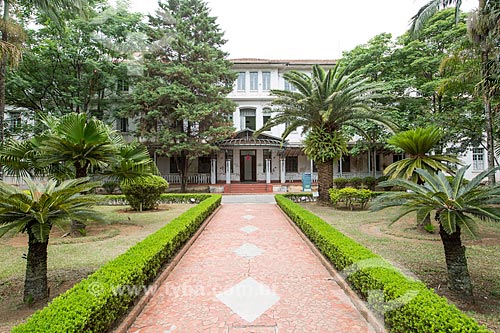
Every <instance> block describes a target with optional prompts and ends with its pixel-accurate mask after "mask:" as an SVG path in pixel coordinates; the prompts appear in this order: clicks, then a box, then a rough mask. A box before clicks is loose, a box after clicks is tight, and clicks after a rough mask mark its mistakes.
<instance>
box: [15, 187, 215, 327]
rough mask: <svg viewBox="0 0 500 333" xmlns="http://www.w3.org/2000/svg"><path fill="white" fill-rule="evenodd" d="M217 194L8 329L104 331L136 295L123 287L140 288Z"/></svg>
mask: <svg viewBox="0 0 500 333" xmlns="http://www.w3.org/2000/svg"><path fill="white" fill-rule="evenodd" d="M191 197H192V196H191ZM221 199H222V196H221V195H205V199H204V200H202V201H201V202H200V203H199V204H198V205H197V206H194V207H192V208H190V209H189V210H188V211H186V212H184V213H183V214H181V215H179V216H178V217H176V218H175V219H173V220H172V221H171V222H170V223H169V224H167V225H165V226H164V227H162V228H161V229H159V230H158V231H156V232H155V233H153V234H151V235H149V236H148V237H146V238H145V239H144V240H142V241H141V242H139V243H137V244H136V245H134V246H132V247H131V248H130V249H128V250H127V251H126V252H125V253H123V254H122V255H120V256H118V257H117V258H115V259H114V260H112V261H110V262H108V263H106V264H104V265H103V266H102V267H101V268H100V269H99V270H97V271H96V272H95V273H93V274H92V275H90V276H89V277H88V278H86V279H84V280H82V281H81V282H79V283H77V284H76V285H75V286H73V288H71V289H70V290H68V291H67V292H65V293H64V294H62V295H60V296H58V297H56V298H55V299H54V300H53V301H52V302H51V303H50V304H49V305H47V306H46V307H45V308H43V309H42V310H39V311H37V312H36V313H35V314H33V315H32V316H31V317H30V318H29V319H28V321H27V322H26V323H24V324H21V325H18V326H16V327H14V329H13V330H12V332H13V333H20V332H23V333H24V332H30V333H35V332H40V333H49V332H54V333H55V332H58V333H60V332H65V333H69V332H75V333H76V332H106V331H107V330H108V329H110V328H111V327H112V325H113V324H114V323H115V321H116V320H117V319H119V318H120V317H121V315H123V314H124V313H125V312H126V311H127V309H128V308H129V306H130V305H132V304H133V302H134V300H135V298H136V297H137V296H139V295H138V292H137V289H136V288H127V287H128V286H132V287H139V289H140V290H142V289H141V288H142V286H147V285H148V284H149V283H150V282H151V281H153V280H154V278H155V277H156V276H157V274H158V273H159V272H160V270H161V269H162V266H163V265H164V264H165V263H166V262H168V261H169V260H170V259H171V258H173V257H174V255H175V254H176V252H177V251H178V250H179V249H180V248H181V247H182V245H183V244H184V243H186V241H188V240H189V238H190V237H191V236H192V235H193V234H194V233H195V232H196V231H197V230H198V228H199V227H200V226H201V224H202V223H203V221H205V219H206V218H207V217H209V216H210V214H211V213H212V212H213V211H214V210H215V209H216V208H217V207H218V206H219V205H220V203H221ZM200 200H201V198H200Z"/></svg>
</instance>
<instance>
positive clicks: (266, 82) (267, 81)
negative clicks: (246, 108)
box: [262, 71, 271, 91]
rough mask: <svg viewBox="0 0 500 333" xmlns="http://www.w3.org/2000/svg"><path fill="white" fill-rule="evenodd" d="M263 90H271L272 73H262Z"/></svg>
mask: <svg viewBox="0 0 500 333" xmlns="http://www.w3.org/2000/svg"><path fill="white" fill-rule="evenodd" d="M262 90H263V91H269V90H271V72H267V71H266V72H262Z"/></svg>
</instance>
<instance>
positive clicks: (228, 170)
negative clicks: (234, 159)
mask: <svg viewBox="0 0 500 333" xmlns="http://www.w3.org/2000/svg"><path fill="white" fill-rule="evenodd" d="M226 184H231V160H226Z"/></svg>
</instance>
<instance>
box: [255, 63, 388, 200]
mask: <svg viewBox="0 0 500 333" xmlns="http://www.w3.org/2000/svg"><path fill="white" fill-rule="evenodd" d="M283 77H284V78H285V79H286V80H287V81H288V82H290V84H292V85H293V86H294V87H295V88H296V91H287V90H272V91H271V94H272V95H273V96H276V99H275V100H274V101H273V102H272V104H273V106H274V107H275V108H274V110H273V113H274V116H273V117H272V118H271V120H270V121H268V122H267V123H266V125H265V126H264V127H263V128H261V129H260V130H258V131H257V132H256V135H258V134H259V133H261V132H262V131H265V130H268V129H270V128H271V127H273V126H276V125H280V124H286V125H287V128H286V129H285V131H284V132H283V135H282V138H283V139H286V137H287V136H288V135H289V134H290V133H291V132H293V131H295V130H297V129H299V128H301V129H302V132H303V133H305V134H306V135H307V136H308V138H306V140H305V142H304V143H305V152H306V154H307V155H308V157H309V158H310V159H312V160H314V161H315V162H316V164H317V166H318V187H319V200H320V201H321V202H328V201H329V196H328V189H329V188H330V187H332V185H333V161H334V160H335V159H338V158H340V157H341V156H342V154H344V153H345V152H346V148H345V147H346V144H347V138H345V137H343V135H342V128H343V127H345V126H352V127H354V128H358V127H359V126H358V123H357V122H358V121H359V120H372V121H375V122H379V123H382V124H385V125H387V126H390V127H394V125H393V124H392V123H391V122H390V121H389V120H388V119H386V118H385V117H383V115H382V114H381V112H380V111H381V107H380V104H379V103H378V102H377V101H378V99H380V98H383V97H387V96H386V95H385V94H384V87H383V85H382V84H380V83H376V82H369V81H368V79H366V78H362V77H360V76H355V75H352V74H349V73H348V72H347V70H346V68H344V67H342V66H341V64H340V62H339V63H337V64H336V66H335V67H334V68H331V69H329V70H328V71H325V70H324V69H323V68H322V67H321V66H318V65H315V66H313V68H312V75H311V76H309V75H307V74H306V73H303V72H299V71H290V72H287V73H285V74H284V75H283ZM318 140H319V141H318Z"/></svg>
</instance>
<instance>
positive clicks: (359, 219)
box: [303, 203, 500, 332]
mask: <svg viewBox="0 0 500 333" xmlns="http://www.w3.org/2000/svg"><path fill="white" fill-rule="evenodd" d="M303 206H304V207H305V208H307V209H309V210H311V211H312V212H313V213H315V214H316V215H318V216H320V217H321V218H323V219H324V220H325V221H327V222H328V223H330V224H331V225H332V226H334V227H335V228H336V229H337V230H339V231H341V232H342V233H344V234H345V235H347V236H349V237H351V238H352V239H354V240H356V241H357V242H359V243H361V244H363V245H364V246H366V247H367V248H369V249H370V250H372V251H373V252H375V253H377V254H379V255H381V256H383V257H384V258H386V259H387V260H389V261H391V262H392V263H393V264H394V265H396V266H397V267H399V268H401V269H402V270H403V271H405V272H406V273H407V274H409V275H413V276H416V277H418V278H419V279H421V280H422V281H423V282H424V283H426V284H427V285H428V286H429V287H431V288H434V289H435V290H436V292H437V293H439V294H441V295H443V296H446V297H447V298H448V299H450V300H452V301H453V302H454V303H455V304H457V306H459V307H460V308H461V309H462V310H464V311H465V312H467V313H469V314H470V315H471V316H472V317H474V318H476V319H477V320H478V321H479V322H480V323H482V324H486V325H487V326H488V328H490V329H492V330H493V331H495V332H497V331H498V332H500V297H499V295H500V266H499V262H498V254H499V253H500V224H495V223H483V224H481V226H480V228H479V232H478V234H479V235H478V237H477V238H473V237H470V236H465V237H464V244H465V246H466V247H467V252H466V253H467V258H468V265H469V271H470V273H471V278H472V281H473V284H474V293H475V299H474V300H475V302H474V303H472V302H463V301H461V300H460V299H458V298H457V297H456V296H455V295H453V294H451V293H449V292H448V290H447V288H446V264H445V259H444V252H443V247H442V244H441V241H440V238H439V234H438V233H437V232H436V233H434V234H430V233H427V232H425V231H422V230H421V229H419V228H417V227H416V221H415V218H414V217H413V216H407V217H405V218H403V219H401V220H400V221H398V222H396V223H394V224H392V225H390V222H391V221H392V220H393V219H394V218H395V217H396V216H397V215H398V210H397V208H395V209H387V210H383V211H380V212H375V213H372V212H370V211H350V210H342V209H334V208H332V207H323V206H319V205H317V204H316V203H304V204H303ZM436 230H438V228H436Z"/></svg>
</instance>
